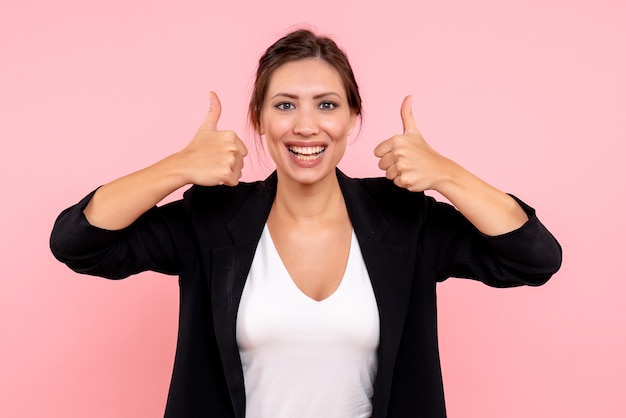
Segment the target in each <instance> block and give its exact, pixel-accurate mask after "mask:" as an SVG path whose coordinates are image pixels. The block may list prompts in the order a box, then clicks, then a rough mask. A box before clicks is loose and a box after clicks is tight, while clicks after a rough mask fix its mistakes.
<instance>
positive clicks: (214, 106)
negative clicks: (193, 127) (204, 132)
mask: <svg viewBox="0 0 626 418" xmlns="http://www.w3.org/2000/svg"><path fill="white" fill-rule="evenodd" d="M209 98H210V104H209V113H207V115H206V118H205V119H204V122H202V128H203V129H213V130H217V121H218V120H219V119H220V115H221V114H222V104H221V103H220V99H219V97H217V94H216V93H215V92H214V91H212V92H210V93H209Z"/></svg>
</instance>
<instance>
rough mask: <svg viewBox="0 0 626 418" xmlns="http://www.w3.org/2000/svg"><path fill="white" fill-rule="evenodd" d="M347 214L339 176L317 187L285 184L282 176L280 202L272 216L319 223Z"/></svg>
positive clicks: (279, 179)
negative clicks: (343, 213)
mask: <svg viewBox="0 0 626 418" xmlns="http://www.w3.org/2000/svg"><path fill="white" fill-rule="evenodd" d="M338 211H339V212H344V211H345V203H344V200H343V194H342V193H341V188H340V187H339V181H338V180H337V176H336V175H332V176H328V177H327V178H325V179H324V180H322V181H320V182H317V183H315V184H301V183H293V182H289V181H285V180H283V181H281V176H280V174H279V176H278V187H277V190H276V199H275V200H274V206H273V207H272V212H274V215H280V216H281V217H283V216H287V217H288V218H290V219H292V220H295V221H315V220H321V219H324V218H327V217H335V216H336V215H337V214H338Z"/></svg>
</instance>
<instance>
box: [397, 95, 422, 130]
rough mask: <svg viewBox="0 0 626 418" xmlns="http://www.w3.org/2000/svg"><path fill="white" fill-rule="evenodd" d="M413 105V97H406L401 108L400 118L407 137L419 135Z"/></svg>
mask: <svg viewBox="0 0 626 418" xmlns="http://www.w3.org/2000/svg"><path fill="white" fill-rule="evenodd" d="M412 105H413V98H412V97H411V96H406V97H405V98H404V100H403V101H402V107H400V117H401V118H402V127H403V129H404V134H405V135H406V134H419V129H417V124H416V123H415V119H414V118H413V109H412Z"/></svg>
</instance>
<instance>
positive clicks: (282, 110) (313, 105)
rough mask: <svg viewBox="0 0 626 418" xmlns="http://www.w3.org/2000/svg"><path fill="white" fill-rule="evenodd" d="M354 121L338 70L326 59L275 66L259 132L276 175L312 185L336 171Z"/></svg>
mask: <svg viewBox="0 0 626 418" xmlns="http://www.w3.org/2000/svg"><path fill="white" fill-rule="evenodd" d="M355 122H356V115H355V114H354V112H353V111H352V110H351V109H350V107H349V106H348V99H347V96H346V91H345V88H344V86H343V83H342V81H341V78H340V76H339V73H338V72H337V70H335V69H334V68H333V67H332V66H331V65H330V64H328V63H326V62H325V61H322V60H320V59H315V58H307V59H303V60H298V61H291V62H288V63H286V64H284V65H282V66H280V67H278V68H277V69H276V70H275V71H274V74H273V75H272V77H271V79H270V82H269V85H268V89H267V93H266V96H265V100H264V104H263V107H262V109H261V115H260V132H259V133H260V134H261V135H263V136H264V137H265V141H266V142H267V147H268V150H269V152H270V154H271V156H272V159H273V160H274V162H275V163H276V169H277V171H278V175H279V178H280V179H285V180H287V179H291V180H293V181H295V182H297V183H301V184H314V183H317V182H321V181H323V180H325V179H328V178H330V176H335V167H336V166H337V164H338V163H339V161H340V160H341V157H342V156H343V154H344V151H345V149H346V143H347V138H348V136H349V135H350V133H351V132H352V129H353V128H354V125H355Z"/></svg>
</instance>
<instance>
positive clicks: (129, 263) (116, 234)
mask: <svg viewBox="0 0 626 418" xmlns="http://www.w3.org/2000/svg"><path fill="white" fill-rule="evenodd" d="M94 193H95V191H93V192H91V193H90V194H89V195H87V196H86V197H85V198H83V199H82V200H81V201H80V202H78V203H77V204H76V205H74V206H71V207H69V208H67V209H65V210H64V211H63V212H61V214H60V215H59V217H58V218H57V220H56V222H55V224H54V227H53V229H52V234H51V236H50V248H51V250H52V253H53V254H54V256H55V257H56V258H57V259H58V260H59V261H61V262H63V263H65V264H66V265H67V266H68V267H70V268H71V269H72V270H74V271H75V272H77V273H83V274H90V275H95V276H101V277H106V278H109V279H121V278H125V277H128V276H130V275H132V274H135V273H139V272H141V271H146V270H153V271H157V272H161V273H166V274H177V273H179V271H180V268H181V267H180V266H181V263H182V262H183V258H184V257H185V256H188V255H189V252H188V251H186V250H185V249H184V246H185V245H186V243H189V242H190V228H189V226H188V223H187V221H186V219H187V217H186V216H185V211H184V206H183V203H182V201H177V202H173V203H170V204H167V205H164V206H162V207H154V208H152V209H150V210H149V211H147V212H146V213H144V214H143V215H142V216H141V217H139V218H138V219H137V220H136V221H135V222H134V223H133V224H131V225H130V226H128V227H127V228H124V229H121V230H115V231H111V230H105V229H101V228H98V227H95V226H93V225H91V224H90V223H89V222H88V221H87V218H86V217H85V215H84V214H83V210H84V209H85V207H86V206H87V204H88V203H89V201H90V200H91V198H92V196H93V194H94Z"/></svg>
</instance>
